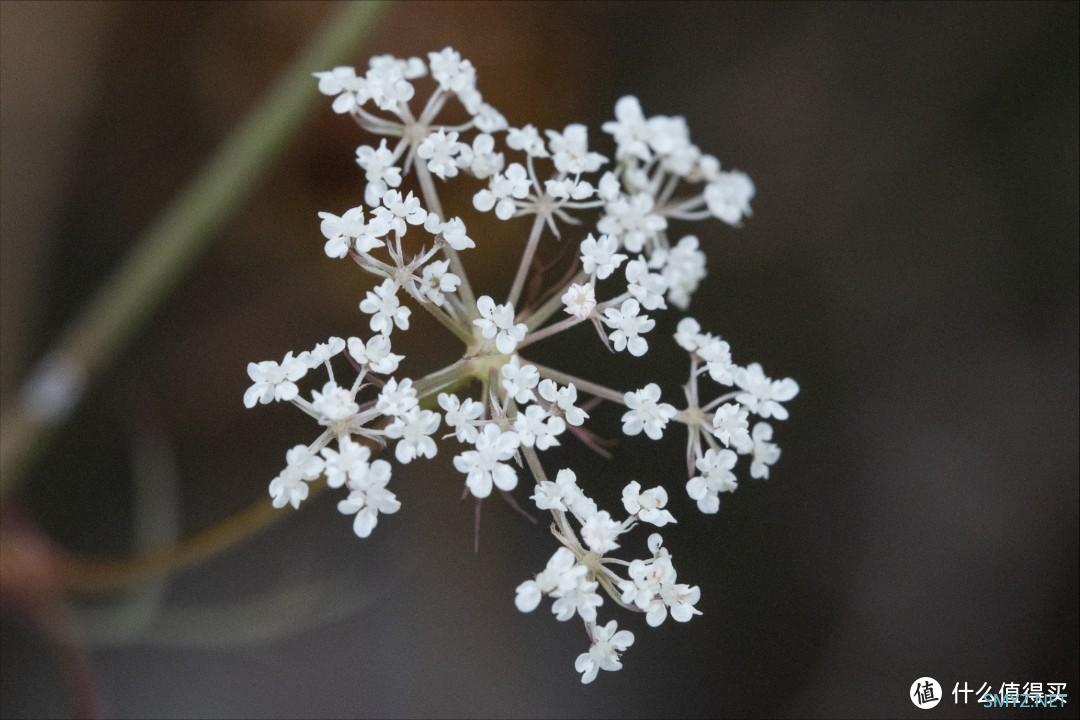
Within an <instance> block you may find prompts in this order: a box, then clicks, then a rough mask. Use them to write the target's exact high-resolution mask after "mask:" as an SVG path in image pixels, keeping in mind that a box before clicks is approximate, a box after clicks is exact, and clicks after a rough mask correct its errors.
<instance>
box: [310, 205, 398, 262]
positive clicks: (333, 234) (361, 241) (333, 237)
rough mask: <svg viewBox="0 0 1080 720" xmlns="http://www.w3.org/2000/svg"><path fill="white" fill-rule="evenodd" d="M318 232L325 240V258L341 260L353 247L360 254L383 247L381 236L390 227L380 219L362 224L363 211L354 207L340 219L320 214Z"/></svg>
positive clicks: (335, 216) (332, 215)
mask: <svg viewBox="0 0 1080 720" xmlns="http://www.w3.org/2000/svg"><path fill="white" fill-rule="evenodd" d="M319 218H320V219H321V220H322V222H321V223H319V231H320V232H321V233H322V234H323V237H325V238H326V245H325V246H324V248H323V249H324V250H325V251H326V254H327V256H329V257H332V258H343V257H345V256H346V255H348V254H349V249H350V248H353V247H355V248H356V249H357V250H358V251H360V252H371V251H372V250H375V249H376V248H380V247H383V244H384V243H383V239H382V238H383V236H384V235H386V233H388V232H389V231H390V226H389V225H388V224H387V223H386V222H385V221H384V220H383V219H381V218H379V217H373V218H371V219H370V220H369V221H367V222H364V209H363V208H362V207H354V208H352V209H351V210H346V211H345V214H344V215H342V216H341V217H338V216H337V215H334V214H333V213H328V212H320V213H319Z"/></svg>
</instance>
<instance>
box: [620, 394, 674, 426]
mask: <svg viewBox="0 0 1080 720" xmlns="http://www.w3.org/2000/svg"><path fill="white" fill-rule="evenodd" d="M624 399H625V402H626V407H627V408H628V410H627V412H626V413H625V414H624V415H623V416H622V423H623V428H622V429H623V432H624V433H626V434H627V435H637V434H639V433H640V432H641V431H642V430H644V431H645V434H646V435H648V436H649V437H650V438H652V439H653V440H659V439H660V438H661V437H663V434H664V428H665V427H667V424H668V421H669V420H671V418H673V417H675V415H676V413H677V411H676V410H675V407H674V406H673V405H669V404H668V403H662V402H660V386H659V385H657V384H656V383H649V384H648V385H646V386H645V387H643V388H641V389H640V390H635V391H634V392H628V393H626V395H625V396H624Z"/></svg>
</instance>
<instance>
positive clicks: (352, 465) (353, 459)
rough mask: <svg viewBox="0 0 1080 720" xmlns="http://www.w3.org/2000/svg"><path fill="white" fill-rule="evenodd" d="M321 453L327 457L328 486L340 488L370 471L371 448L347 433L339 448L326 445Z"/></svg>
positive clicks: (325, 470)
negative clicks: (353, 439)
mask: <svg viewBox="0 0 1080 720" xmlns="http://www.w3.org/2000/svg"><path fill="white" fill-rule="evenodd" d="M321 454H322V456H323V458H324V459H325V467H324V468H323V471H324V472H325V473H326V485H327V487H332V488H339V487H341V486H342V485H344V484H345V483H346V482H347V481H348V480H350V479H352V480H362V479H363V478H364V476H365V475H366V474H367V472H368V460H369V459H370V458H371V450H369V449H368V448H367V447H365V446H363V445H361V444H360V443H358V442H353V441H352V440H351V439H349V437H348V436H347V435H345V436H343V437H342V438H341V439H340V440H338V449H337V450H334V449H333V448H329V447H325V448H323V449H322V453H321Z"/></svg>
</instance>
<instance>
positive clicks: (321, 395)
mask: <svg viewBox="0 0 1080 720" xmlns="http://www.w3.org/2000/svg"><path fill="white" fill-rule="evenodd" d="M311 407H312V408H313V409H314V410H315V412H317V413H319V424H320V425H334V424H335V423H340V422H341V421H343V420H348V419H349V418H351V417H352V416H353V415H356V414H357V413H358V412H360V406H359V405H357V404H356V400H354V399H353V394H352V393H351V392H349V391H348V390H346V389H345V388H343V387H341V386H340V385H338V384H337V383H335V382H328V383H326V384H325V385H323V388H322V391H321V392H320V391H318V390H314V391H312V393H311Z"/></svg>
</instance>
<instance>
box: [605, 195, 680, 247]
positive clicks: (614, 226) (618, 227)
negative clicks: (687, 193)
mask: <svg viewBox="0 0 1080 720" xmlns="http://www.w3.org/2000/svg"><path fill="white" fill-rule="evenodd" d="M655 204H656V200H655V198H653V196H652V195H650V194H648V193H638V194H636V195H633V196H630V197H626V196H623V197H619V198H618V199H617V200H615V201H614V202H610V203H608V204H607V206H606V207H605V208H604V209H605V212H606V214H605V215H604V216H603V217H602V218H600V222H598V223H597V224H596V229H597V230H599V231H600V232H602V233H605V234H608V235H612V236H614V237H617V238H619V239H620V240H621V241H622V244H623V246H624V247H625V248H626V249H627V250H629V251H630V252H635V253H636V252H641V250H642V248H643V247H645V243H646V242H648V241H650V240H652V239H653V238H655V237H656V235H657V233H659V232H660V231H661V230H664V229H666V228H667V220H666V219H665V218H664V216H663V215H658V214H657V213H656V212H654V208H655Z"/></svg>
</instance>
